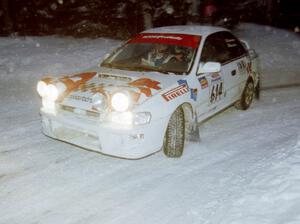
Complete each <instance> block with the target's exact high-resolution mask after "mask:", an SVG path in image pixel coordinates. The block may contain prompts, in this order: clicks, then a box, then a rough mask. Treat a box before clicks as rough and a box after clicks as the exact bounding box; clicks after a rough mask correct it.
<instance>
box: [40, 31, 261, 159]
mask: <svg viewBox="0 0 300 224" xmlns="http://www.w3.org/2000/svg"><path fill="white" fill-rule="evenodd" d="M37 91H38V93H39V95H40V96H41V98H42V107H41V117H42V129H43V132H44V134H46V135H47V136H50V137H52V138H55V139H59V140H62V141H65V142H69V143H72V144H74V145H78V146H81V147H83V148H87V149H90V150H94V151H97V152H101V153H103V154H108V155H112V156H117V157H123V158H131V159H135V158H142V157H145V156H147V155H150V154H152V153H154V152H157V151H159V150H161V149H162V150H163V152H164V153H165V155H166V156H168V157H180V156H181V155H182V153H183V149H184V144H185V142H186V140H189V139H192V137H193V136H197V133H198V123H199V122H202V121H204V120H206V119H207V118H209V117H211V116H213V115H214V114H216V113H217V112H219V111H221V110H223V109H225V108H227V107H229V106H231V105H235V106H236V107H237V108H240V109H243V110H246V109H247V108H248V107H249V106H250V104H251V102H252V100H253V97H254V96H255V93H256V94H257V95H258V92H259V72H258V64H257V55H256V53H255V51H254V50H252V49H250V48H249V45H248V44H247V42H245V41H241V40H239V39H237V38H236V37H235V36H234V35H233V34H232V33H231V32H230V31H228V30H226V29H223V28H218V27H208V26H171V27H161V28H154V29H151V30H147V31H144V32H142V33H140V34H138V35H136V36H135V37H133V38H132V39H130V40H128V41H127V42H126V43H124V44H123V45H122V46H121V47H119V48H117V49H116V50H114V51H113V52H112V53H111V54H110V55H108V56H106V57H105V59H104V60H103V61H102V63H101V64H100V66H99V68H97V70H95V71H90V72H84V73H80V74H73V75H70V76H65V77H61V78H54V77H45V78H43V79H42V80H41V81H39V82H38V84H37Z"/></svg>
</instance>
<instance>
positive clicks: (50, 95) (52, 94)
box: [45, 84, 59, 101]
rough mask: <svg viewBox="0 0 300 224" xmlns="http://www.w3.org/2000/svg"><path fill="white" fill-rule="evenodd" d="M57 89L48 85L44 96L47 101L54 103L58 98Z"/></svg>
mask: <svg viewBox="0 0 300 224" xmlns="http://www.w3.org/2000/svg"><path fill="white" fill-rule="evenodd" d="M58 95H59V93H58V89H57V87H56V86H55V85H53V84H50V85H48V86H47V90H46V95H45V97H46V98H47V99H49V100H52V101H55V100H57V98H58Z"/></svg>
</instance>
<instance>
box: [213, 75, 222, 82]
mask: <svg viewBox="0 0 300 224" xmlns="http://www.w3.org/2000/svg"><path fill="white" fill-rule="evenodd" d="M221 79H222V78H221V76H220V74H219V73H212V74H211V82H217V81H220V80H221Z"/></svg>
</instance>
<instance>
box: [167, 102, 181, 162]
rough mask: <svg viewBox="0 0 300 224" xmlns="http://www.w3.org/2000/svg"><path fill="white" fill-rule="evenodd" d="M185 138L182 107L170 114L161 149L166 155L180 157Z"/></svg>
mask: <svg viewBox="0 0 300 224" xmlns="http://www.w3.org/2000/svg"><path fill="white" fill-rule="evenodd" d="M184 138H185V119H184V111H183V108H182V107H178V108H177V109H176V110H175V111H174V113H173V114H172V116H171V118H170V120H169V124H168V127H167V131H166V133H165V138H164V144H163V150H164V153H165V155H166V156H167V157H172V158H176V157H180V156H181V155H182V153H183V147H184Z"/></svg>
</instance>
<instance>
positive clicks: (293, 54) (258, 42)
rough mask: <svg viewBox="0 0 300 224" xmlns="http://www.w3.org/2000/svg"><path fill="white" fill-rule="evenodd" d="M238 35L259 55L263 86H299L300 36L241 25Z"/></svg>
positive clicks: (260, 26) (279, 30)
mask: <svg viewBox="0 0 300 224" xmlns="http://www.w3.org/2000/svg"><path fill="white" fill-rule="evenodd" d="M235 33H236V34H237V35H238V36H239V37H240V38H242V39H244V40H247V41H248V42H249V43H250V46H251V47H253V48H254V49H255V50H256V51H257V53H258V54H259V56H260V61H261V68H262V69H261V73H262V86H263V87H271V86H282V85H290V84H300V35H299V34H296V33H293V32H290V31H287V30H283V29H279V28H274V27H269V26H262V25H255V24H241V25H240V26H239V27H238V28H237V29H236V30H235Z"/></svg>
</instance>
